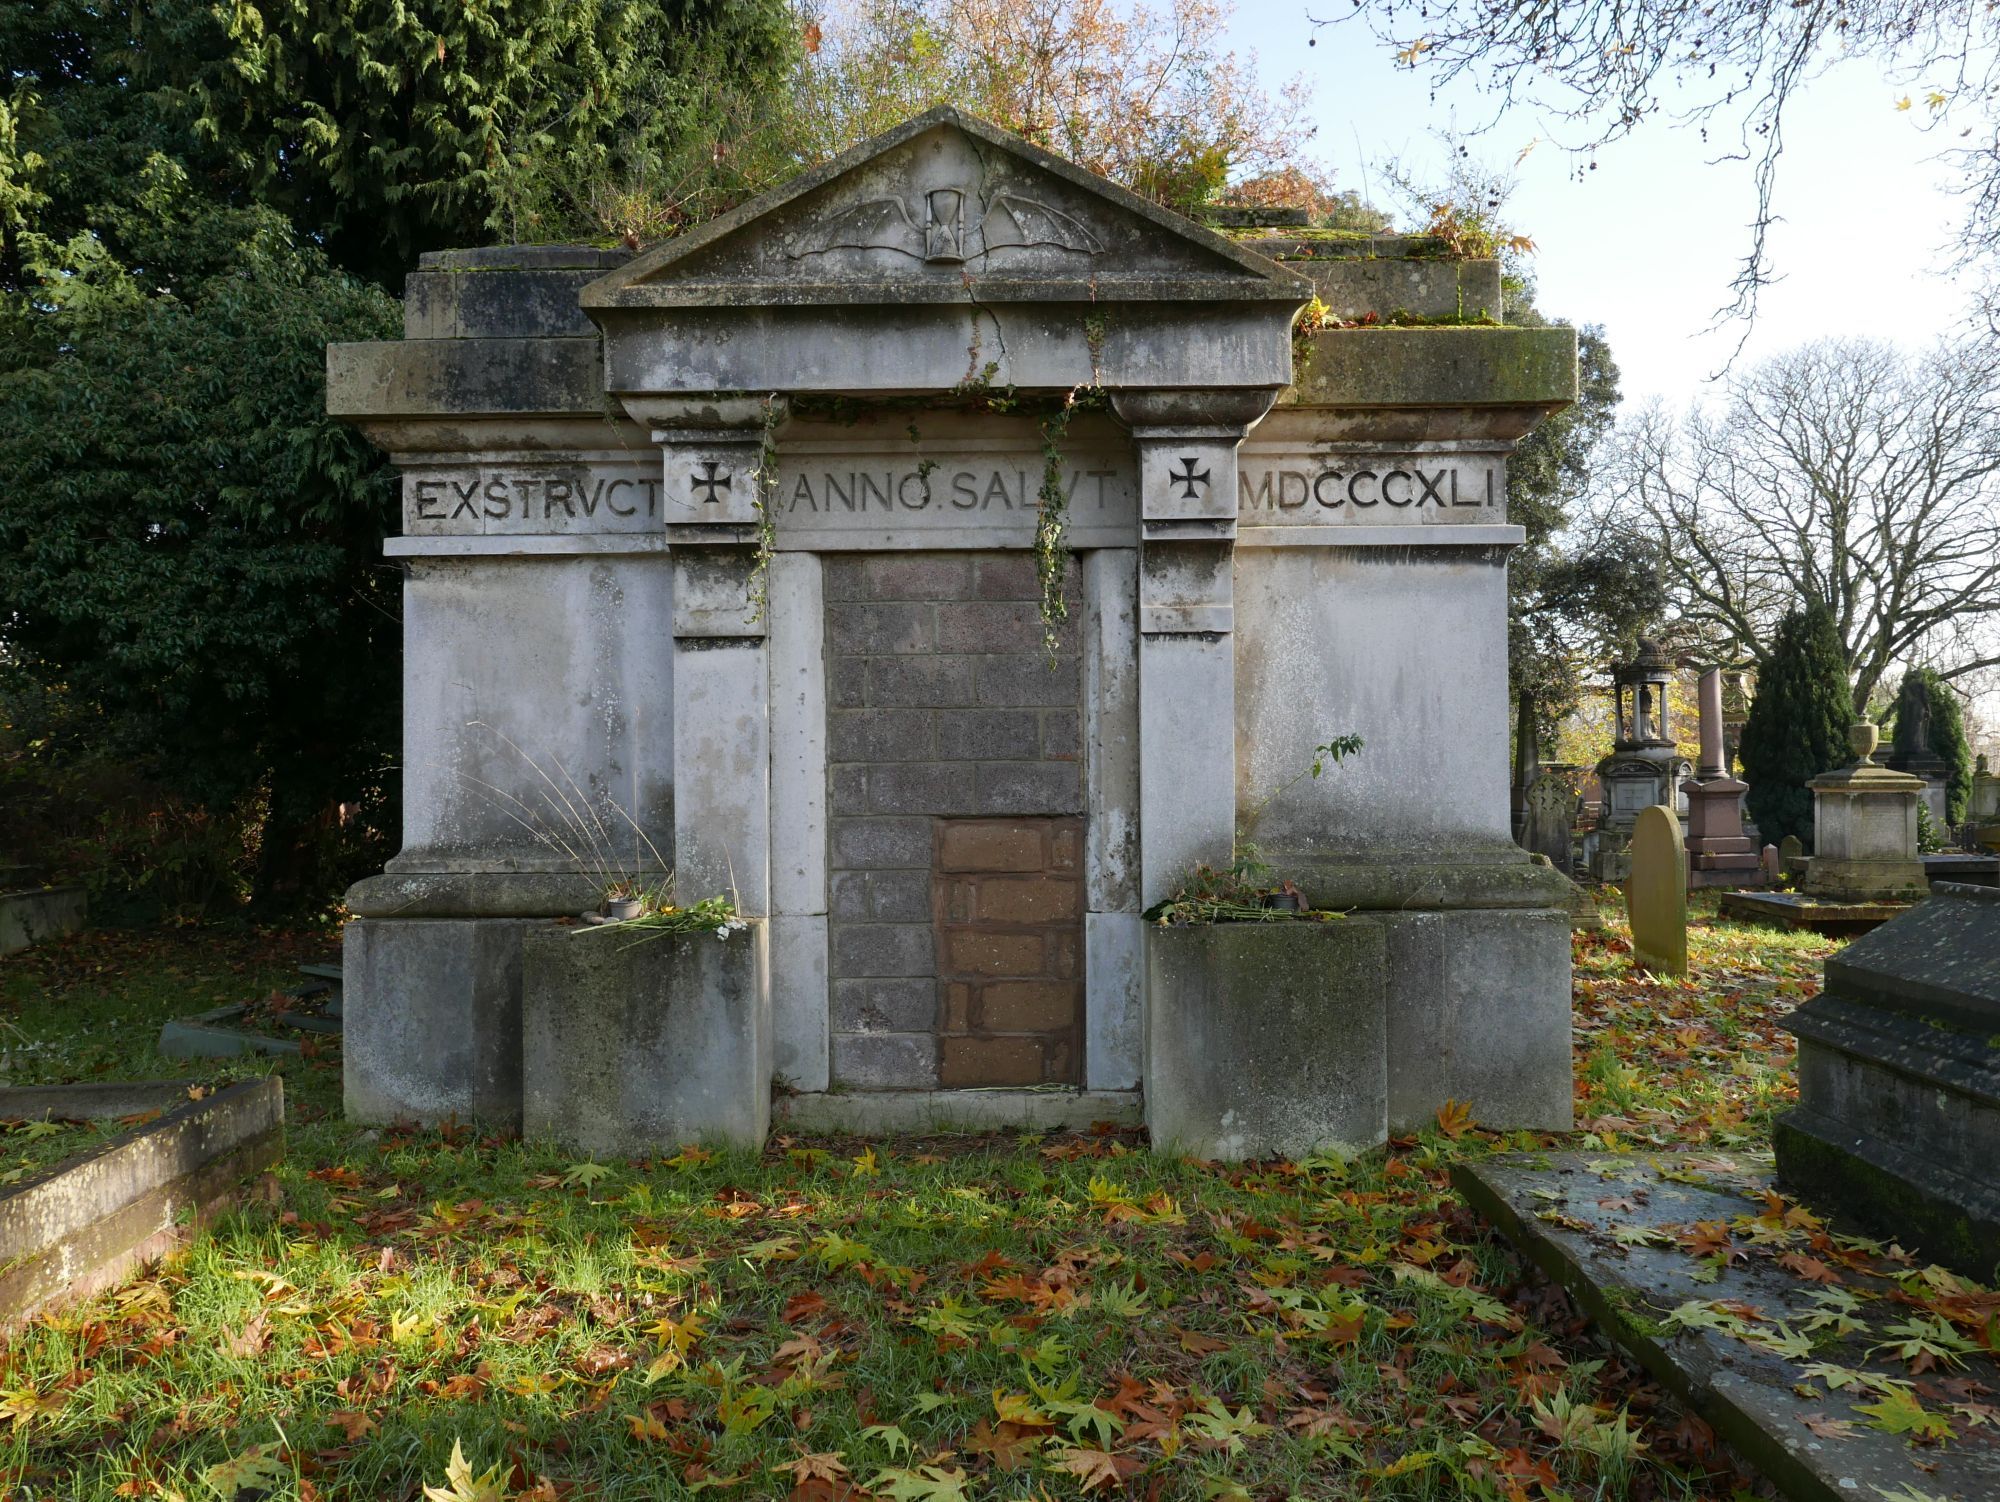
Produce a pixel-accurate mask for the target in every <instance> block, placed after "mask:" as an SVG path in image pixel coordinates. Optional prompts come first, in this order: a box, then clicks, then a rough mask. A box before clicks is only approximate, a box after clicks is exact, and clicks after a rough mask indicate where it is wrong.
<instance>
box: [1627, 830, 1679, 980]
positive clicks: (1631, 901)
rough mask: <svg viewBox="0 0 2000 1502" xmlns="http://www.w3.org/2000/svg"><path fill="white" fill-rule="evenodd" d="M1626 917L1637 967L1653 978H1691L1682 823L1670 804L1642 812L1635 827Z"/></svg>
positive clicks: (1633, 960) (1633, 961) (1634, 962)
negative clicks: (1683, 976)
mask: <svg viewBox="0 0 2000 1502" xmlns="http://www.w3.org/2000/svg"><path fill="white" fill-rule="evenodd" d="M1625 914H1626V917H1627V918H1629V919H1630V920H1631V924H1632V963H1633V964H1634V965H1636V966H1638V967H1639V968H1640V969H1641V970H1646V971H1650V972H1651V973H1652V974H1655V975H1686V974H1687V968H1688V961H1687V851H1686V849H1685V847H1683V846H1682V844H1681V821H1680V820H1679V819H1678V818H1677V817H1676V816H1675V814H1674V811H1673V809H1672V808H1671V807H1670V806H1668V805H1666V804H1663V803H1662V804H1655V805H1654V806H1653V807H1651V808H1648V809H1642V810H1641V811H1640V813H1639V817H1638V819H1637V820H1636V821H1634V823H1633V826H1632V872H1631V875H1630V876H1628V877H1626V879H1625Z"/></svg>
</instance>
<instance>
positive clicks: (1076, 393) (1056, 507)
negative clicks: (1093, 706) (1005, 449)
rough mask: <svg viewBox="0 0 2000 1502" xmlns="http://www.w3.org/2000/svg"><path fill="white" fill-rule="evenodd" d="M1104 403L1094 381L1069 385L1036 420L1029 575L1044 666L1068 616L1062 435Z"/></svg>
mask: <svg viewBox="0 0 2000 1502" xmlns="http://www.w3.org/2000/svg"><path fill="white" fill-rule="evenodd" d="M1103 404H1104V392H1103V390H1102V389H1101V388H1099V387H1098V386H1095V385H1078V386H1072V387H1071V388H1070V390H1069V393H1068V394H1067V395H1066V396H1064V397H1063V401H1062V405H1061V406H1060V407H1058V408H1057V409H1056V410H1055V411H1054V412H1051V413H1050V414H1049V415H1048V416H1047V417H1045V418H1043V419H1042V485H1041V489H1040V490H1038V491H1036V492H1035V577H1036V579H1037V580H1038V581H1039V582H1040V584H1041V589H1042V646H1043V649H1044V650H1045V651H1047V653H1048V656H1049V666H1050V667H1054V666H1055V662H1056V644H1057V638H1058V636H1059V635H1060V634H1061V631H1062V625H1063V622H1064V621H1066V620H1068V619H1069V602H1068V601H1067V600H1065V599H1064V598H1063V587H1064V585H1065V584H1066V583H1067V582H1068V580H1069V558H1070V554H1069V546H1068V538H1069V491H1068V490H1067V488H1065V486H1064V485H1063V451H1062V443H1063V439H1064V438H1065V437H1066V436H1067V435H1068V433H1069V425H1070V420H1071V419H1072V418H1073V417H1075V416H1076V414H1077V413H1078V412H1081V411H1087V410H1089V409H1090V408H1093V407H1098V406H1102V405H1103Z"/></svg>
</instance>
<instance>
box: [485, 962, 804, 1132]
mask: <svg viewBox="0 0 2000 1502" xmlns="http://www.w3.org/2000/svg"><path fill="white" fill-rule="evenodd" d="M765 929H766V925H765V924H763V923H755V922H753V923H752V924H751V925H750V927H749V929H748V930H747V931H746V932H744V933H739V934H734V935H731V936H730V937H728V938H726V939H725V938H717V937H716V936H714V935H712V934H693V935H686V936H680V937H672V936H666V935H662V934H660V933H659V932H658V931H657V930H656V931H652V932H648V931H646V930H644V929H606V930H579V929H571V928H559V927H556V926H555V925H553V924H551V925H547V926H543V927H538V928H536V929H534V930H533V931H531V932H529V933H528V934H526V935H524V936H523V939H522V943H521V1038H522V1070H521V1101H522V1111H521V1115H522V1120H521V1127H522V1131H523V1133H524V1134H525V1135H527V1136H529V1137H531V1138H538V1139H549V1140H553V1141H557V1142H561V1143H564V1144H566V1145H568V1146H570V1147H572V1148H574V1149H575V1150H577V1151H579V1152H585V1153H590V1154H592V1155H593V1156H636V1155H641V1154H646V1153H654V1152H663V1151H672V1150H673V1149H674V1148H676V1147H678V1146H680V1145H681V1144H682V1143H687V1142H722V1143H729V1144H731V1145H735V1146H741V1147H751V1148H755V1147H760V1146H762V1145H763V1141H764V1133H765V1132H766V1130H767V1129H768V1128H769V1126H770V1119H771V1029H770V995H769V977H768V971H769V964H768V958H767V952H766V951H767V945H766V938H765Z"/></svg>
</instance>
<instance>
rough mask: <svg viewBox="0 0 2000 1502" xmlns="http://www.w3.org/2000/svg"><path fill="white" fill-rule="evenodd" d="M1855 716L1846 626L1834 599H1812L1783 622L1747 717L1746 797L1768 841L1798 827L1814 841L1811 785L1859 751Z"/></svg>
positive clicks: (1744, 746)
mask: <svg viewBox="0 0 2000 1502" xmlns="http://www.w3.org/2000/svg"><path fill="white" fill-rule="evenodd" d="M1853 719H1854V705H1853V697H1852V690H1851V688H1850V687H1849V685H1848V678H1847V657H1846V654H1845V653H1843V652H1842V651H1841V647H1840V633H1839V631H1838V630H1837V629H1836V628H1835V626H1834V623H1833V615H1832V613H1831V612H1830V611H1829V610H1828V609H1827V608H1826V606H1825V605H1824V604H1823V603H1821V602H1820V601H1818V600H1808V601H1807V602H1806V603H1805V605H1804V606H1802V607H1801V608H1799V609H1797V610H1794V611H1793V612H1792V613H1791V614H1790V615H1788V616H1786V617H1785V619H1784V620H1783V621H1782V622H1780V623H1779V626H1778V631H1777V635H1776V636H1775V637H1774V638H1773V640H1772V643H1771V653H1770V656H1768V657H1766V658H1765V659H1764V665H1763V667H1762V668H1760V669H1759V671H1758V674H1757V695H1756V697H1755V698H1754V699H1752V700H1751V702H1750V715H1749V718H1748V719H1747V720H1745V721H1744V724H1743V742H1742V746H1741V749H1740V751H1739V753H1738V754H1739V755H1740V756H1741V758H1742V761H1743V775H1744V778H1745V780H1747V781H1748V782H1749V784H1750V793H1749V797H1748V799H1747V800H1746V801H1747V802H1748V804H1749V808H1750V817H1751V818H1753V819H1755V820H1756V821H1757V828H1758V831H1759V832H1760V833H1761V834H1762V836H1763V837H1764V838H1765V839H1766V840H1769V841H1770V842H1772V843H1773V844H1775V843H1777V842H1778V841H1779V840H1782V839H1783V838H1784V837H1785V836H1786V835H1788V834H1795V835H1797V836H1798V837H1799V838H1800V839H1801V840H1802V841H1804V842H1806V843H1807V844H1808V845H1810V844H1811V842H1812V835H1813V800H1812V790H1811V789H1810V788H1808V787H1807V786H1806V784H1807V783H1808V782H1810V781H1811V780H1812V779H1813V778H1815V777H1817V776H1819V774H1820V773H1822V772H1830V771H1832V770H1833V769H1834V768H1835V767H1838V766H1842V765H1844V764H1845V763H1846V762H1847V761H1848V760H1849V759H1850V758H1851V756H1852V755H1853V753H1852V752H1851V751H1850V750H1849V749H1848V743H1847V728H1848V725H1849V724H1850V723H1851V722H1852V721H1853Z"/></svg>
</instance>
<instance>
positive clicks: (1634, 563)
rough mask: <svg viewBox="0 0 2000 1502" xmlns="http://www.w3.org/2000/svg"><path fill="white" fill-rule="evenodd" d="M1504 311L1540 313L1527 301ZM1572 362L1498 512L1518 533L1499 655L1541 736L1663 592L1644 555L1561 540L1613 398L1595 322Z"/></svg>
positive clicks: (1647, 618)
mask: <svg viewBox="0 0 2000 1502" xmlns="http://www.w3.org/2000/svg"><path fill="white" fill-rule="evenodd" d="M1531 290H1532V289H1530V288H1524V289H1523V291H1524V292H1531ZM1510 317H1511V319H1512V321H1515V322H1519V323H1526V324H1531V325H1532V324H1540V323H1541V322H1542V321H1543V320H1542V319H1541V318H1540V317H1539V316H1538V315H1537V314H1536V313H1535V312H1534V310H1533V308H1532V307H1529V308H1525V309H1523V310H1521V311H1519V312H1516V313H1514V314H1512V315H1510ZM1577 365H1578V372H1577V374H1578V381H1577V400H1576V401H1575V402H1574V403H1573V404H1571V405H1570V406H1568V407H1565V408H1564V409H1563V410H1562V411H1560V412H1556V413H1553V414H1551V415H1550V416H1548V417H1546V418H1544V419H1543V420H1542V421H1541V422H1540V423H1539V424H1537V425H1536V426H1535V428H1534V429H1533V430H1531V431H1530V432H1529V433H1528V435H1527V436H1526V437H1525V438H1523V439H1522V440H1521V441H1520V443H1519V444H1517V445H1516V446H1515V448H1514V452H1513V453H1512V454H1511V455H1509V456H1508V459H1507V515H1508V516H1509V518H1510V519H1512V520H1514V521H1516V522H1519V523H1520V524H1521V526H1522V528H1523V530H1524V531H1525V532H1526V534H1527V536H1526V538H1525V539H1524V541H1523V544H1522V546H1520V547H1519V548H1516V549H1515V550H1514V552H1513V554H1512V555H1511V556H1510V557H1509V559H1508V563H1507V590H1508V638H1509V640H1508V654H1507V660H1508V666H1509V671H1510V676H1511V678H1512V689H1513V692H1514V694H1515V695H1516V696H1517V697H1519V696H1525V697H1526V698H1527V699H1528V700H1529V701H1530V702H1531V704H1532V705H1533V707H1534V715H1535V719H1536V722H1537V724H1538V725H1539V727H1540V729H1541V733H1542V734H1543V735H1545V736H1546V735H1547V734H1550V733H1552V732H1553V730H1554V728H1555V727H1556V726H1557V725H1558V724H1560V723H1561V722H1562V721H1563V720H1564V719H1565V718H1566V717H1567V716H1568V715H1569V714H1570V712H1571V711H1572V710H1574V709H1575V708H1576V706H1577V703H1578V702H1579V700H1581V698H1582V697H1583V691H1584V680H1585V676H1586V674H1587V673H1588V672H1589V671H1590V670H1591V669H1592V668H1593V667H1594V666H1595V665H1597V664H1598V663H1601V662H1603V661H1605V660H1606V659H1608V658H1611V657H1615V656H1617V655H1618V654H1619V653H1620V652H1622V651H1626V650H1629V649H1630V648H1631V647H1632V646H1633V645H1634V643H1635V642H1636V641H1637V639H1638V637H1639V634H1640V632H1641V631H1642V630H1643V629H1644V627H1645V626H1646V625H1647V624H1648V623H1649V622H1651V621H1653V620H1655V619H1657V618H1658V616H1659V613H1660V610H1661V608H1662V603H1663V599H1664V591H1663V586H1662V582H1661V579H1660V576H1659V573H1658V571H1657V570H1656V569H1655V568H1654V567H1653V566H1652V563H1651V561H1650V560H1649V559H1648V558H1647V557H1646V555H1644V554H1642V553H1636V552H1633V551H1631V550H1628V549H1621V548H1606V547H1599V546H1596V545H1594V544H1593V543H1590V542H1585V543H1583V544H1582V545H1574V544H1572V545H1567V546H1566V545H1565V542H1564V538H1563V533H1564V532H1566V531H1567V530H1568V528H1569V525H1570V520H1571V517H1572V515H1573V514H1574V510H1575V508H1576V506H1577V505H1578V504H1579V503H1580V502H1581V500H1582V498H1583V495H1584V492H1585V490H1586V488H1587V487H1588V485H1589V482H1590V470H1591V461H1592V457H1593V455H1594V454H1595V453H1596V450H1597V447H1598V444H1599V442H1600V440H1601V439H1602V438H1603V437H1604V435H1605V434H1606V433H1607V432H1608V431H1609V430H1610V428H1611V426H1612V423H1613V421H1614V419H1615V417H1616V415H1617V408H1618V401H1619V391H1618V365H1617V362H1616V361H1615V360H1614V359H1613V358H1612V355H1611V347H1610V345H1609V343H1608V342H1607V341H1606V340H1605V337H1604V331H1603V330H1602V329H1601V328H1599V327H1597V326H1595V325H1591V324H1587V325H1585V326H1584V327H1583V328H1581V329H1579V330H1578V331H1577Z"/></svg>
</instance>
